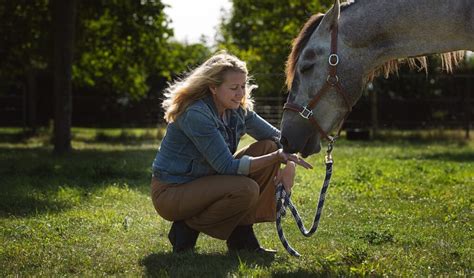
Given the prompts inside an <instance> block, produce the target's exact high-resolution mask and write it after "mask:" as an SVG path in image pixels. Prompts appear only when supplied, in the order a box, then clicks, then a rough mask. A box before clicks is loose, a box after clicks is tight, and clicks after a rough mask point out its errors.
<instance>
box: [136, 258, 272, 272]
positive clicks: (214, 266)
mask: <svg viewBox="0 0 474 278" xmlns="http://www.w3.org/2000/svg"><path fill="white" fill-rule="evenodd" d="M273 260H274V256H273V255H256V254H252V253H248V252H240V253H234V252H232V253H222V254H221V253H214V254H199V253H191V252H188V253H184V254H174V253H161V252H160V253H153V254H150V255H148V256H146V257H145V258H143V259H142V260H141V262H140V263H141V265H143V266H144V267H145V273H146V276H147V277H227V276H229V274H235V275H238V276H248V275H251V273H245V272H247V271H248V270H249V268H253V267H269V266H270V265H271V263H272V262H273ZM242 266H243V267H242ZM246 274H247V275H246Z"/></svg>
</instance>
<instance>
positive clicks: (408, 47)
mask: <svg viewBox="0 0 474 278" xmlns="http://www.w3.org/2000/svg"><path fill="white" fill-rule="evenodd" d="M340 32H341V34H342V40H343V41H344V43H346V44H347V45H349V46H350V47H352V48H354V49H358V51H360V52H361V53H359V54H361V56H362V57H364V56H365V57H366V58H367V59H368V60H370V62H369V63H368V65H367V69H369V68H373V67H375V66H378V65H380V64H383V63H384V62H386V61H388V60H391V59H396V58H406V57H415V56H421V55H425V54H431V53H444V52H450V51H455V50H474V3H473V0H416V1H413V0H379V1H373V0H358V1H356V2H355V3H353V4H352V5H350V6H349V7H348V8H347V9H346V11H344V12H343V13H342V14H341V19H340Z"/></svg>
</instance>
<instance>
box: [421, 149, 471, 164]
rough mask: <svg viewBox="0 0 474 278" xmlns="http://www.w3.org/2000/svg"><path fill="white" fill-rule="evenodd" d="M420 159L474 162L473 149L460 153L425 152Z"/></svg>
mask: <svg viewBox="0 0 474 278" xmlns="http://www.w3.org/2000/svg"><path fill="white" fill-rule="evenodd" d="M421 159H424V160H440V161H453V162H474V151H466V152H462V153H458V152H455V153H452V152H442V153H434V154H425V155H423V156H421Z"/></svg>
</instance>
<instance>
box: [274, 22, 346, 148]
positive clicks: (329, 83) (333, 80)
mask: <svg viewBox="0 0 474 278" xmlns="http://www.w3.org/2000/svg"><path fill="white" fill-rule="evenodd" d="M337 30H338V27H337V24H336V25H335V26H334V27H333V28H332V30H331V54H330V55H329V58H328V64H329V66H328V67H329V69H328V71H329V74H328V76H327V78H326V82H324V85H323V87H322V88H321V89H320V90H319V91H318V93H317V94H316V95H315V96H314V97H313V99H312V100H311V101H310V102H309V103H308V104H307V105H306V106H303V105H300V104H297V103H291V102H289V101H287V102H286V103H285V104H284V105H283V110H285V109H287V110H292V111H295V112H298V113H299V114H300V116H301V117H303V118H305V119H307V120H309V121H310V123H311V124H312V125H313V126H315V127H316V129H317V130H318V131H319V133H320V134H321V137H324V138H325V139H327V140H328V141H330V142H333V141H334V140H335V138H336V137H338V136H339V135H340V133H341V130H342V125H343V123H344V121H345V120H346V119H347V116H348V115H349V113H350V112H351V111H352V106H351V104H350V102H349V98H348V95H347V93H346V91H345V90H344V88H343V87H342V85H341V82H340V80H339V77H338V76H337V65H338V64H339V56H338V55H337ZM330 88H334V89H335V90H336V92H338V93H339V94H340V95H341V96H342V98H343V99H344V103H345V104H346V107H347V108H348V110H347V112H346V114H345V115H344V118H343V119H342V121H341V122H340V124H339V129H338V131H337V135H336V136H335V137H333V136H329V135H328V134H327V133H326V132H325V131H324V130H323V129H322V128H321V126H320V125H319V123H318V121H317V120H316V119H315V117H313V109H314V107H315V106H316V104H317V103H318V102H319V100H320V99H321V97H322V96H323V95H324V94H325V93H326V92H327V91H328V90H329V89H330ZM288 99H289V96H288Z"/></svg>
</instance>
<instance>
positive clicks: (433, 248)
mask: <svg viewBox="0 0 474 278" xmlns="http://www.w3.org/2000/svg"><path fill="white" fill-rule="evenodd" d="M73 132H74V140H73V146H74V149H75V151H74V152H73V153H72V154H71V155H68V156H64V157H55V156H52V155H51V150H52V148H51V146H50V144H49V139H48V136H47V135H45V134H41V133H40V135H39V136H36V137H33V138H26V137H22V136H21V135H20V134H19V130H17V129H0V265H1V267H0V276H1V277H4V276H32V275H34V276H46V277H50V276H105V275H116V276H159V277H162V276H173V277H175V276H190V277H199V276H201V277H207V276H218V277H222V276H291V277H293V276H300V277H306V276H360V275H371V276H372V275H373V276H384V275H389V276H428V275H434V276H439V275H443V276H446V275H448V276H473V275H474V267H473V254H474V250H473V247H474V233H473V224H474V214H473V212H474V202H473V201H474V163H473V162H474V143H473V142H472V141H470V142H467V141H459V140H456V141H447V140H431V139H430V140H421V141H420V140H418V141H414V140H388V139H385V140H383V141H374V142H350V141H345V140H341V141H340V142H338V143H337V144H336V146H335V151H334V153H333V154H334V159H335V163H334V173H333V180H332V183H331V187H330V188H329V191H328V196H327V198H326V206H325V209H324V213H323V216H322V220H321V223H320V227H319V231H318V232H317V233H316V234H315V235H314V236H313V237H311V238H304V237H303V236H302V235H301V234H300V233H299V231H298V230H297V227H296V225H295V224H294V221H293V219H290V218H289V217H287V218H286V219H285V220H284V222H285V223H284V229H285V233H286V236H287V238H288V239H289V241H290V243H291V244H292V245H293V246H294V247H295V248H296V250H298V251H299V252H300V253H301V254H302V257H301V258H293V257H291V256H290V255H288V254H287V253H286V252H285V250H284V249H283V247H282V246H281V244H280V242H279V240H278V237H277V234H276V230H275V227H274V225H273V224H261V225H257V226H256V228H257V229H256V231H257V236H258V238H259V239H260V241H261V243H262V245H264V246H265V247H271V248H275V249H278V250H279V252H278V253H277V255H276V256H275V257H265V256H263V257H262V256H255V255H253V254H250V253H245V252H242V253H239V254H235V253H232V254H228V253H227V250H226V247H225V242H223V241H220V240H216V239H212V238H210V237H208V236H200V238H199V240H198V244H197V253H196V254H182V255H174V254H172V253H171V246H170V244H169V242H168V240H167V237H166V235H167V232H168V229H169V228H170V223H169V222H167V221H165V220H163V219H161V218H160V217H159V216H158V215H157V214H156V212H155V211H154V208H153V205H152V203H151V199H150V197H149V182H150V173H151V172H150V166H151V163H152V160H153V158H154V156H155V154H156V149H157V148H158V145H159V140H158V139H156V138H159V137H160V136H162V132H157V131H156V130H154V129H148V130H143V129H142V130H138V129H137V130H126V131H124V130H93V129H74V130H73ZM249 142H250V139H248V138H246V140H245V142H244V144H245V143H249ZM322 160H323V155H322V154H319V155H315V156H313V157H311V158H310V159H309V161H310V162H311V163H312V164H313V165H314V166H315V170H306V171H305V170H303V169H300V170H299V171H298V175H297V184H296V187H295V189H294V193H293V202H294V203H296V205H297V206H298V210H299V211H300V213H301V214H302V216H303V219H304V220H305V221H306V226H309V225H310V223H309V221H311V220H312V218H313V216H314V209H315V207H316V204H317V200H318V195H319V189H320V186H321V183H322V181H323V178H324V165H323V162H322Z"/></svg>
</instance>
